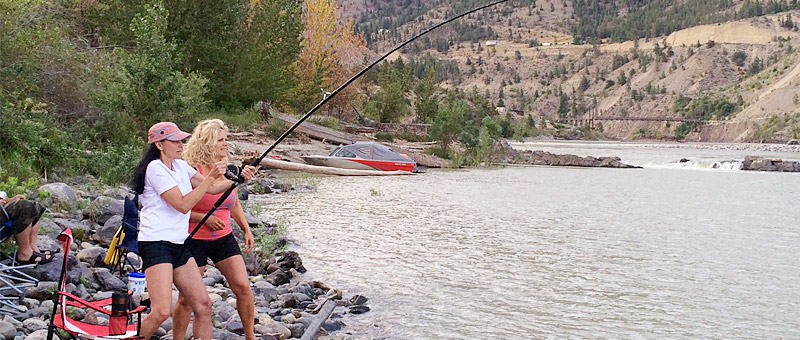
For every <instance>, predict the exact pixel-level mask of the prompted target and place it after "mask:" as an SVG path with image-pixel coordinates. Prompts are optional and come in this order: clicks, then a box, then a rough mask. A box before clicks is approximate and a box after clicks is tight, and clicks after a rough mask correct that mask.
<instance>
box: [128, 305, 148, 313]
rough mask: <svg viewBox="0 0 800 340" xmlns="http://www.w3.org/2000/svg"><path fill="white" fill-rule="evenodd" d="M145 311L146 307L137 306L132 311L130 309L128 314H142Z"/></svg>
mask: <svg viewBox="0 0 800 340" xmlns="http://www.w3.org/2000/svg"><path fill="white" fill-rule="evenodd" d="M145 309H147V306H139V307H136V308H134V309H131V310H129V311H128V314H135V313H141V312H143V311H144V310H145Z"/></svg>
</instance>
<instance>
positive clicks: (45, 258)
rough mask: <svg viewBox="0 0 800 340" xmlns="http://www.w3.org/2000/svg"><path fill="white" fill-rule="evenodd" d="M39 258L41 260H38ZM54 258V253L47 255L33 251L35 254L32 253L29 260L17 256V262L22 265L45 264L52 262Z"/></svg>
mask: <svg viewBox="0 0 800 340" xmlns="http://www.w3.org/2000/svg"><path fill="white" fill-rule="evenodd" d="M37 259H38V260H39V261H36V260H37ZM52 260H53V255H50V256H47V255H45V254H42V253H40V252H33V254H31V257H29V258H28V259H27V260H20V259H19V258H17V263H19V264H21V265H26V264H45V263H48V262H50V261H52Z"/></svg>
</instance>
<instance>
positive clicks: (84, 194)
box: [0, 172, 369, 340]
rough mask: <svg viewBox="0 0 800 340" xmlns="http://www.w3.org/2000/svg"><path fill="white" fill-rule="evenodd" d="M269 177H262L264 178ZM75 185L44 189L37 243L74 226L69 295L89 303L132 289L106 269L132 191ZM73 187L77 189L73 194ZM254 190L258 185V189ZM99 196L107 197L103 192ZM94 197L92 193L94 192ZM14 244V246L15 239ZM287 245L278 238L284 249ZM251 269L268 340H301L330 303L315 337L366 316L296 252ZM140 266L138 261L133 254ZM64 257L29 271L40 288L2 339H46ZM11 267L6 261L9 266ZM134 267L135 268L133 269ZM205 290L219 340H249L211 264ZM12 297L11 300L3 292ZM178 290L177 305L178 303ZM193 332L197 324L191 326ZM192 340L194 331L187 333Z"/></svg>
mask: <svg viewBox="0 0 800 340" xmlns="http://www.w3.org/2000/svg"><path fill="white" fill-rule="evenodd" d="M263 173H264V172H261V174H262V175H263ZM69 182H70V184H71V185H68V184H65V183H62V182H54V183H48V184H45V185H43V186H42V187H40V188H39V191H43V192H48V193H49V196H50V197H49V198H46V199H42V200H41V201H42V203H43V204H44V205H45V206H47V207H48V213H46V214H45V216H44V217H43V218H42V220H41V224H40V226H41V231H40V234H39V236H38V243H39V247H40V248H41V249H58V248H60V243H59V241H57V240H56V236H57V235H58V234H59V233H60V232H61V230H63V229H64V228H70V229H72V231H73V235H74V236H75V242H74V243H73V244H72V245H71V251H70V254H69V259H68V268H69V270H68V273H67V282H68V284H67V287H66V289H65V290H66V291H67V292H69V293H72V294H74V295H76V296H78V297H81V298H83V299H87V300H99V299H103V298H107V297H111V294H112V292H114V291H116V290H124V289H126V288H127V283H126V280H127V277H123V278H121V277H120V276H119V275H118V274H114V273H112V272H111V270H110V268H109V267H108V266H107V265H106V264H105V263H103V259H104V258H105V256H106V253H107V251H108V246H109V244H110V242H111V239H112V237H113V236H114V233H115V231H116V229H117V228H118V227H119V225H120V223H121V216H122V212H123V198H124V195H126V194H127V188H124V187H120V188H116V189H114V188H105V189H101V190H98V189H93V187H97V186H98V185H97V182H96V181H94V180H91V179H87V178H85V177H77V178H74V179H72V180H71V181H69ZM250 183H251V185H250V186H249V188H248V187H245V186H243V187H241V189H240V196H243V197H242V199H246V197H247V195H248V193H253V189H256V191H255V192H257V193H265V192H271V193H274V194H280V193H282V192H288V191H292V190H298V189H302V188H297V187H294V186H293V185H291V184H286V183H280V181H278V180H276V179H275V177H274V175H270V176H267V177H264V176H261V177H258V178H254V179H253V180H251V182H250ZM73 186H74V187H75V188H73ZM253 186H257V187H256V188H254V187H253ZM98 191H101V193H97V192H98ZM92 192H94V193H92ZM248 223H250V224H251V228H252V230H253V233H254V234H256V233H265V234H275V233H276V232H277V226H275V225H271V224H268V223H263V222H261V221H259V220H258V219H257V218H255V217H253V216H252V215H250V214H248ZM234 230H235V231H238V233H235V236H236V237H237V239H238V240H241V230H240V229H238V228H234ZM9 242H11V241H9ZM286 242H287V240H286V239H285V238H283V237H280V238H279V243H280V244H286ZM244 258H245V265H246V266H247V268H248V275H249V279H250V282H251V287H252V289H253V293H254V296H255V311H256V315H255V319H256V320H255V321H256V326H255V332H256V334H257V335H258V336H259V337H260V339H263V340H274V339H281V340H283V339H294V338H300V337H301V336H302V335H303V334H304V333H305V332H306V329H307V328H308V327H309V326H310V325H311V324H312V322H314V320H315V319H316V318H317V315H316V313H317V312H318V311H319V310H320V308H321V307H322V305H323V304H324V303H325V302H326V301H329V300H331V301H334V302H335V305H336V307H335V309H334V312H333V314H332V315H331V317H330V318H328V319H327V320H326V321H325V322H324V323H322V326H321V327H320V329H319V332H318V334H317V335H319V336H320V337H319V339H323V340H326V339H327V340H334V339H336V340H341V339H348V338H349V337H348V334H347V331H346V329H345V324H344V322H342V317H343V315H346V314H361V313H365V312H368V311H369V307H368V304H367V303H368V299H367V298H366V297H363V296H360V295H354V296H352V297H344V296H342V291H341V290H339V289H336V288H333V287H330V286H328V285H326V284H324V283H322V282H319V281H316V280H310V279H308V278H307V276H309V275H308V274H303V273H304V272H306V270H305V268H304V267H303V263H302V260H301V259H300V257H299V255H298V254H297V253H296V252H293V251H281V252H278V253H276V254H275V256H271V257H269V256H265V255H263V253H260V252H259V250H258V249H256V250H254V251H253V252H251V253H250V254H246V255H245V256H244ZM129 259H130V260H131V262H132V263H133V264H134V265H137V264H138V257H136V256H135V254H131V255H130V256H129ZM63 260H64V254H63V253H61V252H60V253H58V254H55V255H54V258H53V261H51V262H49V263H46V264H42V265H39V266H37V267H35V268H32V269H25V270H24V271H25V272H26V273H28V274H29V275H31V276H33V277H34V278H36V279H37V280H39V282H38V284H37V285H36V286H35V287H29V288H27V289H25V290H24V296H22V297H20V300H19V306H20V307H21V308H22V310H23V312H20V313H14V315H7V316H2V317H0V340H2V339H15V340H16V339H18V340H21V339H34V340H39V339H45V338H46V335H47V324H48V323H49V321H50V317H49V316H50V315H51V314H50V313H51V311H52V307H53V301H52V294H53V292H54V291H55V290H56V288H57V286H58V282H57V281H58V279H59V275H60V273H61V264H62V263H63ZM7 261H8V260H7ZM129 269H130V268H129ZM203 282H204V283H205V285H206V290H207V291H208V293H209V296H210V297H211V302H212V304H213V305H212V315H213V318H212V319H213V326H214V330H213V338H214V339H221V340H229V339H230V340H233V339H244V336H243V329H242V322H241V320H239V315H238V313H237V312H236V309H235V308H236V296H235V295H234V294H233V292H232V291H231V289H230V288H229V287H228V286H227V284H226V282H225V279H224V277H223V276H222V275H221V274H220V272H219V271H218V270H217V269H216V268H214V267H213V266H210V265H209V266H207V270H206V272H205V274H204V276H203ZM5 295H6V296H12V294H8V293H6V294H5ZM177 296H178V295H177V291H176V290H173V303H174V302H175V301H176V300H177ZM143 300H145V301H146V300H147V293H146V292H145V293H142V294H135V296H134V297H133V301H134V303H135V304H137V305H138V304H139V303H140V302H141V301H143ZM70 313H71V315H72V316H73V318H75V319H76V320H82V321H84V322H89V323H95V324H99V325H107V324H108V319H107V318H106V316H105V314H102V313H91V312H89V313H87V310H79V309H76V310H74V311H70ZM171 326H172V322H171V319H168V320H167V321H166V322H165V323H164V324H163V325H162V327H161V328H160V329H159V330H158V332H157V333H156V336H157V337H158V338H160V339H172V333H171V330H172V327H171ZM190 327H191V326H190ZM188 335H191V330H190V331H189V332H188Z"/></svg>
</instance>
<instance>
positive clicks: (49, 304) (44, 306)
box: [39, 300, 53, 311]
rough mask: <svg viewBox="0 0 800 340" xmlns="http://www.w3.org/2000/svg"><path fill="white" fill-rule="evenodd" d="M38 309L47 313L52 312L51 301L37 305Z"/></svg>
mask: <svg viewBox="0 0 800 340" xmlns="http://www.w3.org/2000/svg"><path fill="white" fill-rule="evenodd" d="M39 308H44V309H46V310H48V311H50V310H53V300H44V301H42V304H41V305H39Z"/></svg>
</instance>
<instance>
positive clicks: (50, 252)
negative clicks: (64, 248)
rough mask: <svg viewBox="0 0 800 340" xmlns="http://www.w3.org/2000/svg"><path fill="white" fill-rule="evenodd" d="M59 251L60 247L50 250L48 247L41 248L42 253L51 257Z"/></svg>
mask: <svg viewBox="0 0 800 340" xmlns="http://www.w3.org/2000/svg"><path fill="white" fill-rule="evenodd" d="M59 252H61V249H58V248H56V250H50V249H47V250H42V254H45V255H47V256H50V257H53V255H55V254H58V253H59Z"/></svg>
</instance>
